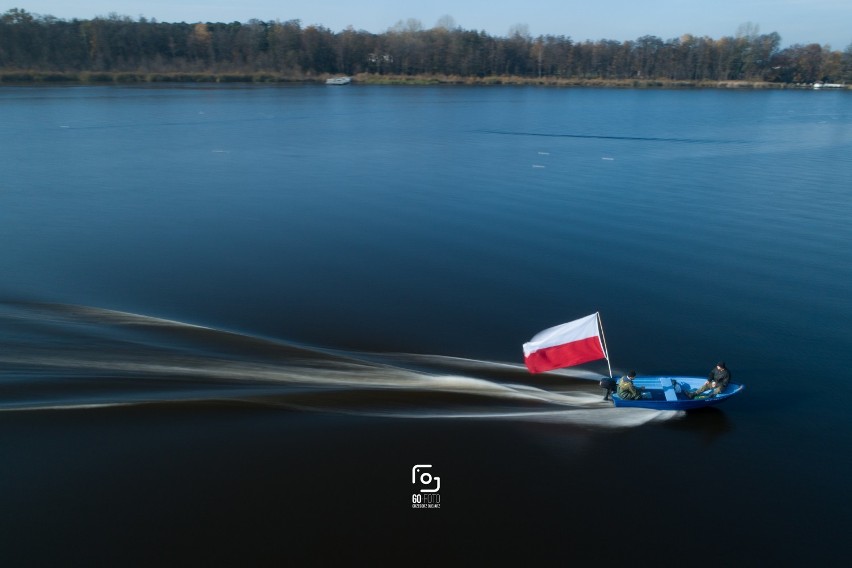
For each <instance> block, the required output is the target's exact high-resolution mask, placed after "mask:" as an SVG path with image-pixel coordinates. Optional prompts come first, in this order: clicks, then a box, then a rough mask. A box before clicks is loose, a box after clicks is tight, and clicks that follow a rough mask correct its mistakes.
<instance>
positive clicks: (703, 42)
mask: <svg viewBox="0 0 852 568" xmlns="http://www.w3.org/2000/svg"><path fill="white" fill-rule="evenodd" d="M449 20H450V21H447V19H444V20H442V21H443V22H444V25H438V26H436V27H434V28H431V29H424V28H423V26H422V25H420V23H419V22H418V21H417V20H409V21H408V22H405V23H400V24H398V25H397V26H395V27H394V28H391V29H389V30H388V31H387V32H385V33H381V34H374V33H369V32H366V31H356V30H354V29H351V28H350V29H347V30H344V31H342V32H337V33H335V32H332V31H331V30H328V29H326V28H324V27H322V26H307V27H303V26H302V25H301V23H300V22H299V21H298V20H291V21H286V22H279V21H274V22H262V21H258V20H251V21H249V22H248V23H239V22H232V23H195V24H188V23H183V22H181V23H164V22H158V21H156V20H148V19H145V18H139V19H138V20H133V19H131V18H128V17H123V16H117V15H110V16H109V17H106V18H100V17H99V18H94V19H91V20H78V19H73V20H62V19H57V18H54V17H52V16H39V15H33V14H30V13H28V12H26V11H24V10H20V9H17V8H15V9H12V10H9V11H7V12H6V13H5V14H3V15H2V16H0V71H1V72H5V73H14V72H16V71H18V72H22V71H28V72H33V71H35V72H44V73H50V72H54V73H68V72H90V73H122V72H132V73H152V74H156V73H161V74H168V73H212V74H225V73H244V74H245V73H272V74H275V75H277V76H286V77H290V78H295V79H298V78H311V77H321V76H324V75H328V74H346V75H357V74H361V73H368V74H376V75H404V76H415V75H448V76H459V77H480V78H481V77H492V76H514V77H525V78H564V79H572V78H573V79H601V80H629V79H659V80H670V81H699V82H700V81H767V82H780V83H813V82H815V81H827V82H852V44H850V45H849V47H847V48H846V49H845V51H842V52H841V51H834V50H831V49H829V48H827V47H821V46H820V45H818V44H816V43H813V44H808V45H793V46H790V47H787V48H784V49H781V48H780V44H781V37H780V36H779V35H778V34H777V33H775V32H772V33H768V34H759V33H758V31H757V28H756V26H753V25H750V24H748V25H745V26H742V27H741V29H740V30H739V31H738V33H737V34H736V35H735V36H732V37H722V38H719V39H712V38H709V37H695V36H692V35H688V34H687V35H684V36H681V37H679V38H676V39H669V40H665V41H664V40H662V39H660V38H658V37H655V36H644V37H640V38H638V39H636V40H634V41H613V40H598V41H582V42H580V41H574V40H572V39H571V38H570V37H566V36H552V35H545V36H538V37H535V38H534V37H531V36H530V35H529V34H528V33H525V32H524V29H523V28H522V27H521V28H520V29H519V30H518V31H515V32H513V33H511V34H510V35H509V36H508V37H494V36H490V35H488V34H486V33H485V32H481V31H471V30H464V29H461V28H459V27H455V26H453V25H452V22H451V19H449Z"/></svg>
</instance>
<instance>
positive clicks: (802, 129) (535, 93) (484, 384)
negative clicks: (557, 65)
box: [0, 85, 852, 566]
mask: <svg viewBox="0 0 852 568" xmlns="http://www.w3.org/2000/svg"><path fill="white" fill-rule="evenodd" d="M0 172H2V173H0V274H2V279H0V450H2V454H3V456H4V458H3V461H4V464H3V465H2V466H0V497H2V503H3V506H2V507H0V511H2V512H0V560H2V559H4V558H5V559H8V560H9V561H10V562H12V563H13V565H48V564H51V565H60V564H63V565H92V563H98V562H107V563H111V564H113V565H115V564H116V563H118V564H123V565H127V564H142V565H156V564H160V565H162V564H169V563H177V562H186V561H189V562H195V563H204V564H207V565H209V564H211V563H213V564H232V563H236V562H248V563H253V564H270V563H274V564H276V565H280V564H281V563H284V562H288V561H293V560H296V559H298V560H312V561H320V560H341V559H346V558H357V559H360V560H362V561H364V562H370V563H375V562H378V561H379V559H380V558H382V557H384V558H385V559H388V558H390V559H394V560H397V561H402V560H406V561H411V562H414V563H426V562H427V561H441V560H451V559H459V558H468V559H471V560H477V559H478V560H482V559H485V558H501V559H505V558H508V557H510V555H513V554H517V556H518V558H521V559H525V560H544V559H550V560H562V561H565V562H569V561H571V562H578V563H580V564H578V565H583V563H589V562H604V563H607V562H609V563H623V562H628V561H631V560H635V554H636V551H637V550H640V551H642V554H650V555H652V556H653V557H654V558H655V563H659V562H662V563H663V564H666V563H667V562H669V561H671V563H672V564H674V563H675V561H677V562H684V559H689V562H690V563H693V562H694V563H697V564H699V565H700V564H701V563H702V562H707V563H711V562H713V563H717V565H718V563H719V562H722V563H724V565H744V566H754V565H758V564H762V563H763V564H765V563H767V562H770V563H778V562H781V563H790V562H793V563H800V562H811V563H820V562H824V563H827V564H835V565H836V564H837V563H838V562H840V561H841V559H843V558H844V557H845V550H844V549H843V547H842V546H841V543H842V542H843V539H844V538H845V533H846V532H848V531H846V530H845V529H847V528H848V527H849V526H850V523H852V512H850V511H852V494H850V489H849V487H850V484H849V481H848V480H849V477H850V475H852V458H850V452H849V448H850V445H852V418H850V413H849V411H848V400H849V399H850V397H852V386H850V385H852V383H850V375H849V373H850V368H852V332H850V325H852V294H850V282H852V246H850V243H852V228H850V226H852V224H851V223H850V220H852V182H850V180H852V97H850V94H849V93H848V92H817V91H794V92H790V91H765V92H764V91H723V90H696V91H668V90H598V89H556V88H548V89H542V88H531V87H529V88H528V87H488V88H484V87H483V88H480V87H451V88H447V87H416V88H403V87H368V86H359V85H351V86H349V87H325V86H285V87H279V86H275V87H232V88H230V87H229V88H223V87H200V88H196V87H141V88H119V87H103V88H101V87H62V88H29V87H16V88H9V87H4V88H3V89H2V90H0ZM596 311H599V312H600V313H601V316H602V321H603V324H604V329H605V332H606V339H607V342H608V346H609V348H610V353H611V362H612V366H613V371H614V372H616V373H618V372H625V371H626V370H627V369H630V368H634V369H636V370H637V372H638V373H639V374H640V375H641V374H669V373H671V374H683V375H703V374H705V373H707V372H708V371H709V369H710V368H711V367H712V366H713V365H714V364H715V363H716V362H717V361H719V360H720V359H723V360H725V361H727V363H728V366H729V367H730V368H731V369H732V371H733V373H734V377H735V380H736V381H737V382H742V383H744V384H746V387H747V388H746V390H745V392H744V393H743V394H742V395H739V396H738V397H736V398H735V399H732V400H731V401H728V402H726V403H725V404H724V405H721V406H720V407H719V408H718V410H714V411H712V412H699V413H695V414H689V415H684V414H682V413H681V414H675V413H666V412H663V413H659V412H651V411H642V410H638V411H636V410H628V409H618V410H616V409H613V408H612V407H611V406H610V405H609V404H608V403H603V402H602V401H600V398H601V394H602V392H601V391H599V389H598V388H597V382H596V380H595V378H596V377H598V376H600V374H601V373H607V366H606V363H605V362H598V363H591V364H588V365H585V366H583V367H581V368H579V369H574V370H569V371H565V372H561V373H554V374H552V375H537V376H530V375H529V374H527V373H526V371H525V369H524V368H523V366H522V355H521V344H522V343H523V342H525V341H527V340H528V339H529V338H531V337H532V336H533V335H534V334H535V333H537V332H538V331H540V330H541V329H543V328H546V327H550V326H552V325H555V324H558V323H562V322H565V321H568V320H571V319H574V318H578V317H582V316H585V315H588V314H590V313H593V312H596ZM416 464H429V465H431V466H432V468H433V469H432V471H433V472H434V475H436V476H440V477H441V478H442V486H441V491H440V493H439V495H440V496H441V498H442V501H441V508H440V510H422V509H412V508H411V495H412V482H411V472H412V467H413V466H414V465H416ZM624 527H627V528H628V529H629V530H633V531H635V533H636V539H637V544H636V545H635V546H625V545H624V544H618V543H617V542H616V541H614V540H613V539H611V538H609V537H608V536H607V534H608V533H609V532H610V530H614V529H616V528H624ZM696 551H700V555H699V556H696V554H698V553H697V552H696ZM4 564H5V563H4ZM586 565H588V564H586Z"/></svg>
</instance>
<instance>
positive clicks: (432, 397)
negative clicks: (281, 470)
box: [0, 301, 677, 427]
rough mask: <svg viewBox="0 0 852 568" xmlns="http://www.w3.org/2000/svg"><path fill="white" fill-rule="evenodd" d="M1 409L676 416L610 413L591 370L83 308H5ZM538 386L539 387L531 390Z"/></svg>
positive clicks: (542, 418) (597, 418) (622, 422)
mask: <svg viewBox="0 0 852 568" xmlns="http://www.w3.org/2000/svg"><path fill="white" fill-rule="evenodd" d="M0 338H2V340H3V342H4V344H5V345H6V349H4V350H3V351H2V353H0V401H1V402H0V410H2V411H25V410H30V411H35V410H57V409H78V410H82V409H92V408H103V407H108V406H115V407H118V406H129V405H144V404H161V403H181V404H192V403H205V402H231V403H240V404H257V405H264V406H272V407H280V408H285V409H292V410H301V411H316V412H333V413H346V414H357V415H364V416H377V417H387V418H392V419H430V420H448V419H457V420H458V419H461V420H514V421H525V422H547V423H560V424H574V425H580V426H584V427H590V426H591V427H632V426H637V425H641V424H645V423H647V422H650V421H658V420H667V419H671V418H674V417H676V416H677V414H676V413H672V412H660V411H651V410H646V409H619V410H617V411H616V410H615V409H613V408H612V405H611V403H609V402H604V401H603V400H602V396H601V395H602V391H601V390H600V389H599V388H598V386H597V382H596V381H597V379H598V378H599V376H598V375H596V374H594V373H587V372H583V371H578V370H571V372H566V371H564V370H563V371H558V372H554V373H552V374H549V375H548V377H547V384H548V388H546V389H545V388H541V386H540V385H541V384H542V380H541V378H534V377H532V376H531V375H529V374H528V373H527V371H526V368H525V367H524V366H523V365H520V364H513V363H504V362H497V361H483V360H476V359H465V358H459V357H448V356H442V355H423V354H411V353H358V352H349V351H340V350H332V349H324V348H320V347H312V346H305V345H300V344H298V343H295V342H284V341H279V340H274V339H268V338H263V337H257V336H252V335H246V334H240V333H234V332H230V331H225V330H218V329H213V328H209V327H203V326H198V325H193V324H189V323H183V322H178V321H172V320H166V319H161V318H155V317H150V316H145V315H140V314H132V313H126V312H119V311H113V310H106V309H100V308H93V307H87V306H73V305H67V304H40V303H24V302H8V301H7V302H0ZM535 383H538V384H535Z"/></svg>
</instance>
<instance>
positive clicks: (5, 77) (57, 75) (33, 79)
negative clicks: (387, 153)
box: [0, 71, 852, 90]
mask: <svg viewBox="0 0 852 568" xmlns="http://www.w3.org/2000/svg"><path fill="white" fill-rule="evenodd" d="M331 77H333V75H322V76H314V77H303V76H291V75H281V74H276V73H248V74H240V73H128V72H79V73H67V72H65V73H63V72H39V71H6V72H3V71H0V85H8V86H15V85H19V86H22V85H61V84H77V85H110V84H112V85H132V84H148V83H150V84H154V83H221V84H227V83H255V84H274V83H303V84H310V83H325V82H326V80H327V79H329V78H331ZM351 79H352V83H359V84H364V85H532V86H544V87H597V88H622V89H654V88H662V89H711V88H713V89H814V88H819V87H820V84H819V83H817V84H816V85H817V86H816V87H815V83H775V82H768V81H749V80H726V81H711V80H703V81H685V80H672V79H600V78H588V79H584V78H577V77H572V78H559V77H534V78H533V77H518V76H486V77H463V76H448V75H379V74H371V73H359V74H357V75H355V76H352V77H351ZM831 87H832V88H833V90H838V89H839V90H852V85H845V84H843V85H832V86H831Z"/></svg>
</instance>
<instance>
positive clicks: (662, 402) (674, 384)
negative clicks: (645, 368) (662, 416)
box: [612, 376, 745, 410]
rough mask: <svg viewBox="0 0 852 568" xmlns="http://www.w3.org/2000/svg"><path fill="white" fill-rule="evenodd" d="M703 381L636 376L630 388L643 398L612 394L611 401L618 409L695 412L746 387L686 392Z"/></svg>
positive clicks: (703, 379) (735, 385)
mask: <svg viewBox="0 0 852 568" xmlns="http://www.w3.org/2000/svg"><path fill="white" fill-rule="evenodd" d="M705 382H707V378H706V377H663V376H649V377H635V378H634V379H633V385H634V386H635V387H636V388H637V389H640V391H641V392H642V398H641V399H636V400H626V399H623V398H621V397H620V396H618V394H616V393H613V394H612V402H613V403H614V404H615V406H617V407H622V406H625V407H627V406H632V407H635V408H653V409H655V410H694V409H696V408H703V407H705V406H713V405H715V404H719V403H720V402H724V401H726V400H728V399H729V398H731V397H732V396H734V395H735V394H739V393H741V392H742V391H743V389H744V388H745V385H740V384H736V383H728V386H727V387H725V390H723V391H722V392H720V393H719V394H717V395H713V394H712V391H711V390H706V391H704V392H703V393H701V394H699V395H698V396H696V397H694V398H690V397H689V393H692V392H694V391H695V390H696V389H698V388H699V387H701V385H703V384H704V383H705Z"/></svg>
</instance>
